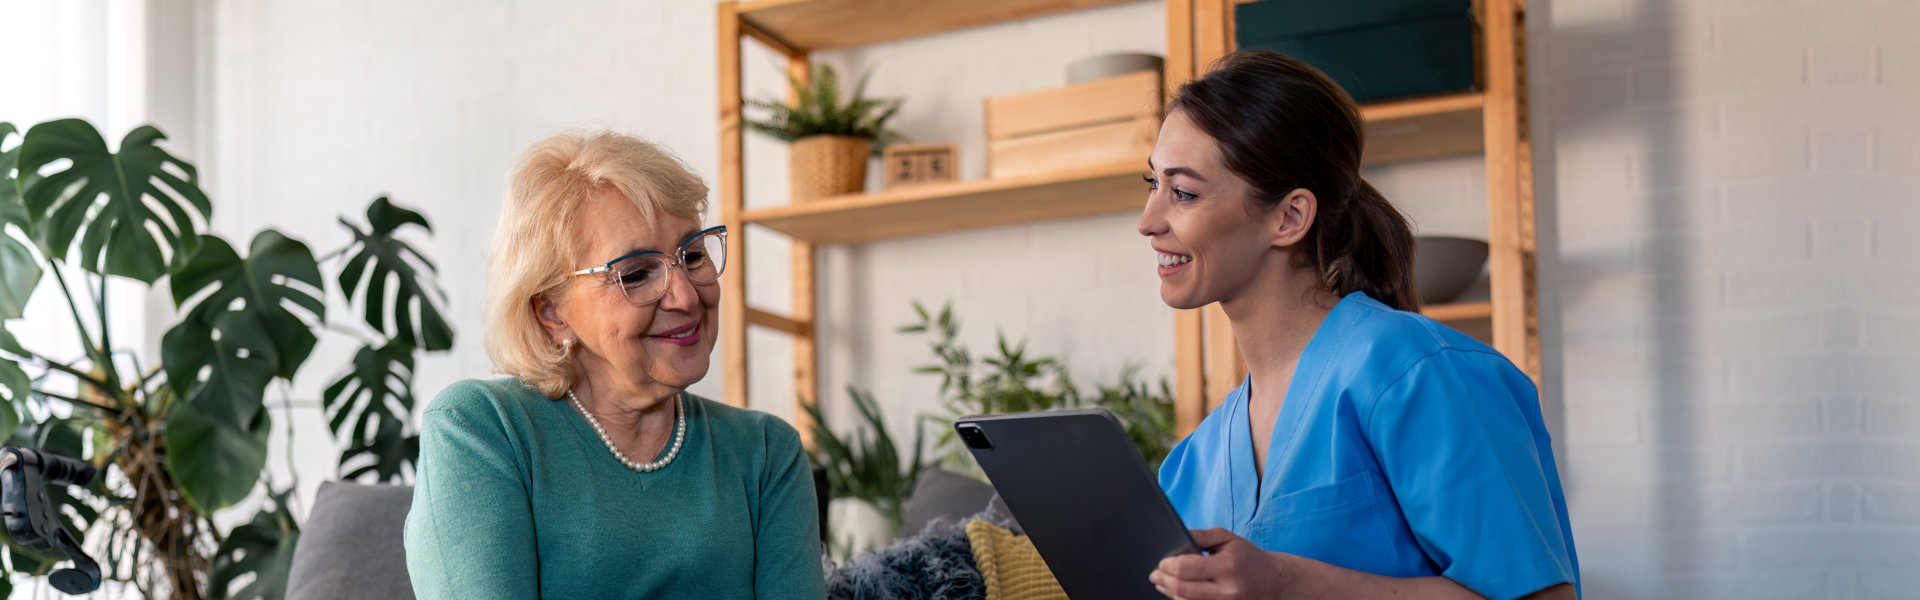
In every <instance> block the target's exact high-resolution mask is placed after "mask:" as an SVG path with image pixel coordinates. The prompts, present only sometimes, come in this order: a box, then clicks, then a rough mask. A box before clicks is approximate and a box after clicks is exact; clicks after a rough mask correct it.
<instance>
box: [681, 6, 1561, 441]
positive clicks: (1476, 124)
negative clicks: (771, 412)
mask: <svg viewBox="0 0 1920 600" xmlns="http://www.w3.org/2000/svg"><path fill="white" fill-rule="evenodd" d="M1128 1H1134V0H756V1H752V2H723V3H720V4H719V5H718V10H719V27H718V29H719V46H720V56H719V58H720V60H719V68H720V140H721V144H720V148H721V172H720V212H721V221H722V222H723V223H724V224H726V225H727V226H728V228H729V229H731V230H732V231H734V232H735V234H734V236H733V240H734V244H736V245H735V246H734V247H733V248H732V253H733V254H734V255H735V256H736V257H739V258H738V259H736V260H735V261H734V262H733V265H731V266H730V268H729V269H728V270H727V272H726V273H725V274H724V276H723V277H722V285H723V287H724V288H725V292H724V294H723V296H722V298H723V304H722V307H721V335H722V336H723V337H722V339H723V340H724V344H723V346H724V348H725V355H724V356H723V358H722V360H723V366H724V372H725V382H724V383H725V388H726V401H727V402H728V403H729V404H733V405H735V406H745V405H746V403H747V368H748V362H747V356H748V349H747V335H746V331H747V327H748V326H749V325H753V326H761V327H767V328H770V329H773V330H777V331H781V332H785V333H788V334H790V335H792V336H793V338H794V378H795V389H796V392H797V393H798V395H799V397H800V399H801V401H802V402H810V401H812V400H813V399H815V398H818V392H819V390H818V379H817V371H816V369H817V365H816V358H815V357H816V343H817V340H818V338H819V336H820V335H821V334H822V332H820V331H818V330H817V329H815V327H814V325H813V317H814V308H815V302H816V300H817V299H816V298H815V297H814V289H815V285H814V284H815V282H814V248H815V246H816V245H817V244H856V243H863V242H871V241H875V240H884V239H894V238H902V237H910V236H919V235H929V234H935V233H941V232H947V231H956V230H962V229H973V228H980V227H994V226H1003V225H1011V224H1018V223H1032V222H1040V221H1048V220H1055V219H1067V218H1074V217H1085V216H1092V215H1100V214H1110V213H1118V212H1129V211H1137V210H1139V209H1140V207H1141V204H1142V203H1143V202H1144V201H1145V197H1144V194H1143V193H1142V191H1141V183H1140V180H1139V178H1140V175H1141V174H1142V173H1143V172H1144V170H1145V164H1144V157H1142V158H1143V160H1142V161H1141V162H1139V163H1116V164H1108V165H1098V166H1091V167H1084V168H1076V169H1070V170H1063V171H1058V172H1052V173H1043V174H1037V175H1031V176H1023V177H1012V178H1004V179H987V180H979V181H967V182H959V183H953V184H944V185H935V186H925V187H915V188H907V189H902V190H889V191H885V192H878V193H872V194H853V195H847V196H837V197H832V198H825V199H820V200H816V201H813V202H809V203H806V204H789V205H786V206H780V207H775V208H765V209H757V210H752V211H749V210H746V209H745V203H744V197H743V190H744V188H745V181H744V170H743V162H742V158H743V157H742V153H743V144H742V143H743V140H742V139H741V135H742V134H741V128H740V127H739V126H738V125H739V122H740V108H741V96H740V89H741V80H740V77H741V75H740V68H741V65H740V49H741V46H740V44H741V43H742V40H743V39H752V40H755V41H757V42H759V43H761V44H763V45H765V46H767V47H768V48H771V49H773V50H774V51H776V52H779V53H781V54H783V55H785V56H786V57H787V60H788V69H787V70H788V74H790V75H793V76H795V77H798V78H801V79H802V80H803V81H804V79H805V77H806V76H807V74H808V67H807V64H808V63H807V60H808V53H809V52H811V51H816V50H825V49H832V48H845V47H853V46H861V45H867V44H875V43H881V42H888V41H894V40H899V39H905V38H910V37H915V36H922V35H929V34H934V33H940V32H944V31H951V30H956V29H962V28H967V27H974V26H979V25H986V24H992V23H999V22H1005V21H1011V20H1016V19H1023V18H1028V17H1034V16H1040V15H1046V14H1054V13H1060V12H1067V11H1073V10H1079V9H1084V8H1090V7H1095V6H1104V5H1109V4H1119V3H1123V2H1128ZM1233 1H1234V0H1165V5H1166V12H1167V42H1168V47H1167V51H1166V57H1167V61H1166V71H1165V73H1164V80H1165V81H1166V82H1167V85H1168V87H1169V88H1170V89H1171V88H1172V87H1174V86H1176V85H1178V84H1179V83H1181V82H1184V81H1186V80H1188V79H1190V78H1192V77H1193V76H1194V74H1195V73H1197V72H1199V71H1200V69H1202V68H1203V67H1204V66H1205V65H1206V64H1209V63H1211V62H1212V61H1213V60H1214V59H1216V58H1218V57H1219V56H1221V55H1224V54H1225V53H1226V52H1227V51H1228V50H1227V49H1228V46H1229V40H1231V39H1232V36H1231V31H1232V29H1231V27H1232V23H1231V15H1232V10H1231V8H1232V7H1231V3H1232V2H1233ZM1484 2H1486V3H1491V4H1492V5H1494V6H1499V7H1502V8H1501V10H1497V11H1489V10H1487V9H1486V8H1485V7H1484V6H1476V9H1477V10H1480V11H1481V12H1480V14H1481V16H1482V20H1483V27H1484V28H1485V30H1486V37H1485V38H1484V43H1485V45H1486V46H1487V47H1488V51H1487V52H1486V53H1485V54H1486V59H1487V61H1488V64H1487V65H1486V68H1485V69H1484V71H1485V77H1486V79H1487V81H1486V82H1485V85H1483V87H1482V90H1484V91H1482V92H1474V93H1463V94H1453V95H1446V96H1438V97H1433V98H1420V99H1414V100H1405V101H1395V102H1387V103H1379V104H1373V105H1367V106H1363V107H1362V108H1361V114H1362V117H1363V118H1364V119H1365V120H1366V122H1367V136H1368V138H1367V153H1366V156H1365V157H1364V159H1365V161H1366V162H1367V163H1369V164H1377V163H1385V162H1395V161H1405V160H1416V159H1424V158H1435V157H1442V156H1452V155H1462V154H1474V153H1481V152H1485V153H1486V154H1487V157H1488V161H1487V162H1488V175H1489V176H1488V180H1489V181H1488V188H1489V195H1490V199H1489V207H1490V212H1491V213H1492V219H1493V223H1494V228H1493V231H1494V234H1493V236H1492V237H1493V248H1494V249H1493V256H1494V258H1493V259H1492V262H1493V270H1494V291H1493V300H1492V301H1490V302H1478V303H1466V304H1456V305H1446V306H1433V307H1427V308H1426V309H1425V310H1424V311H1423V312H1424V313H1425V314H1427V315H1428V316H1430V317H1432V318H1434V319H1437V320H1441V321H1456V322H1457V321H1480V322H1484V321H1487V320H1491V322H1492V324H1493V328H1492V329H1493V331H1494V342H1495V346H1496V347H1498V348H1500V349H1501V351H1503V352H1507V353H1508V355H1509V356H1524V357H1527V358H1526V359H1525V364H1526V365H1527V368H1528V369H1529V371H1530V372H1534V373H1536V374H1537V369H1538V342H1537V333H1536V330H1537V326H1536V325H1535V323H1536V320H1535V318H1534V316H1533V310H1534V309H1533V289H1532V262H1531V260H1532V259H1531V253H1532V244H1533V233H1532V227H1531V222H1532V195H1531V190H1532V184H1531V180H1530V173H1528V172H1527V171H1526V160H1525V159H1524V157H1523V153H1525V152H1526V151H1527V145H1526V141H1525V139H1524V132H1525V123H1524V118H1523V117H1522V116H1521V115H1522V114H1523V112H1521V111H1519V109H1518V106H1519V104H1518V102H1519V99H1518V96H1519V88H1518V86H1519V83H1518V75H1517V71H1516V70H1515V66H1514V65H1511V64H1509V65H1508V66H1507V68H1506V69H1505V70H1504V71H1503V70H1501V69H1500V68H1498V65H1495V64H1493V61H1496V60H1505V61H1517V60H1518V56H1519V54H1516V52H1515V51H1514V46H1515V45H1517V36H1518V32H1517V27H1518V25H1517V22H1518V21H1517V19H1518V16H1517V11H1518V6H1519V5H1518V0H1484ZM1503 14H1504V15H1505V24H1504V25H1500V24H1499V23H1497V22H1498V21H1500V20H1501V19H1500V18H1498V17H1499V15H1503ZM1502 27H1504V29H1502ZM1503 31H1504V32H1505V33H1502V32H1503ZM1502 40H1513V41H1512V42H1508V43H1507V48H1506V51H1505V52H1500V51H1497V48H1495V45H1496V44H1497V43H1502ZM1502 78H1504V79H1502ZM1501 81H1505V82H1506V83H1505V84H1501V83H1500V82H1501ZM748 225H753V226H755V227H756V228H765V229H770V230H773V231H777V232H780V233H783V234H785V235H787V236H789V237H791V238H792V240H793V243H794V247H793V257H794V262H793V273H792V275H793V280H794V285H793V288H794V298H793V306H794V310H793V314H791V315H778V314H774V313H771V312H768V311H764V310H759V309H755V308H752V307H750V306H748V305H747V303H746V268H745V264H744V263H745V262H746V261H745V260H744V256H745V254H744V252H743V249H744V246H745V241H746V238H747V237H748V236H749V235H757V232H756V233H752V234H750V233H749V231H751V230H749V229H748V227H747V226H748ZM1519 274H1524V276H1523V277H1521V276H1519ZM1519 307H1524V309H1522V308H1519ZM1203 311H1206V312H1209V313H1214V314H1210V315H1208V316H1204V317H1203V316H1202V314H1201V313H1202V312H1203ZM1217 313H1218V308H1217V307H1214V308H1209V309H1201V310H1191V311H1179V312H1178V314H1177V315H1176V318H1175V323H1176V330H1175V334H1176V335H1175V344H1176V352H1175V369H1176V386H1175V389H1176V400H1177V402H1178V405H1179V408H1178V411H1179V418H1180V422H1181V429H1182V431H1183V432H1185V431H1190V430H1191V429H1192V427H1193V426H1195V425H1197V424H1198V423H1199V419H1200V418H1201V417H1204V415H1205V414H1206V413H1205V411H1206V410H1207V409H1210V408H1211V403H1210V402H1208V399H1209V398H1212V399H1214V400H1215V401H1217V399H1219V398H1222V397H1224V396H1225V394H1226V391H1227V390H1230V389H1232V387H1233V386H1234V385H1238V383H1239V381H1240V378H1241V376H1242V375H1243V374H1244V366H1243V365H1241V364H1240V363H1239V356H1238V352H1237V350H1236V349H1235V346H1234V345H1233V340H1232V335H1231V332H1230V330H1228V329H1227V327H1226V319H1225V318H1224V316H1221V315H1219V314H1217ZM1502 334H1505V335H1504V336H1503V335H1502ZM1516 362H1521V361H1520V360H1516ZM1536 377H1537V375H1536ZM795 414H796V415H797V417H796V418H800V419H804V418H805V417H804V415H805V414H806V413H805V411H796V412H795ZM796 425H797V426H799V428H800V431H801V433H802V435H803V436H806V435H807V432H808V428H807V427H806V425H807V424H806V423H796ZM809 441H810V440H809Z"/></svg>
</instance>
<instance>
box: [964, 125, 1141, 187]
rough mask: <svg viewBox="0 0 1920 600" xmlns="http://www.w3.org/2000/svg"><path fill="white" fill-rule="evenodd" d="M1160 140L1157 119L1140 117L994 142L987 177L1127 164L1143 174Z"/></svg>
mask: <svg viewBox="0 0 1920 600" xmlns="http://www.w3.org/2000/svg"><path fill="white" fill-rule="evenodd" d="M1159 136H1160V117H1157V116H1140V117H1134V118H1132V119H1129V120H1126V121H1120V122H1117V123H1103V124H1099V125H1088V126H1085V127H1075V128H1072V129H1062V130H1059V131H1053V132H1050V133H1042V134H1039V135H1029V136H1025V137H1017V138H1008V139H1004V140H994V141H990V142H987V177H988V178H998V177H1019V176H1022V175H1033V174H1039V173H1052V172H1055V171H1060V170H1064V169H1074V168H1080V167H1089V166H1094V165H1106V164H1112V163H1119V162H1128V161H1134V162H1138V163H1140V169H1141V170H1142V171H1144V170H1146V168H1147V156H1148V155H1150V154H1153V142H1154V140H1156V139H1157V138H1159Z"/></svg>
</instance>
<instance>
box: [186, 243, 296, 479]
mask: <svg viewBox="0 0 1920 600" xmlns="http://www.w3.org/2000/svg"><path fill="white" fill-rule="evenodd" d="M200 245H201V248H200V251H199V252H197V253H195V254H194V256H193V258H192V259H191V260H189V261H188V262H187V264H185V265H183V266H182V267H181V268H180V270H179V271H178V272H177V273H175V274H174V276H173V281H172V285H173V297H174V301H175V302H177V303H181V304H184V303H186V301H187V300H189V299H191V298H193V297H195V296H201V297H200V300H199V302H198V303H197V304H195V305H194V306H193V307H192V308H191V309H188V310H187V311H186V315H185V317H184V318H183V320H182V321H181V322H180V324H179V325H175V326H174V327H173V329H170V330H168V331H167V333H166V335H165V336H162V337H161V339H160V348H161V352H162V354H163V355H164V356H166V357H167V358H166V363H165V367H164V368H165V370H166V373H167V382H168V385H170V386H172V387H173V389H174V391H175V392H176V393H177V394H179V396H180V397H181V398H182V401H180V402H176V403H175V404H174V406H173V408H172V410H171V412H170V413H169V414H168V415H167V432H166V436H167V447H168V453H167V468H168V469H169V470H171V471H172V472H173V475H174V477H175V478H176V479H177V480H178V481H179V483H180V489H181V491H182V492H184V493H185V495H186V496H187V500H188V501H189V502H190V503H192V504H193V505H194V507H195V508H197V509H199V510H200V511H201V514H211V513H212V512H213V511H215V510H219V509H221V508H224V507H226V506H229V505H232V504H233V503H234V502H238V501H240V500H241V499H243V498H245V497H246V496H247V493H248V492H249V491H251V490H252V489H253V485H254V482H255V481H257V480H259V477H260V470H261V469H262V468H264V467H265V466H266V460H267V424H268V422H269V420H268V418H267V414H266V411H265V410H262V407H261V404H262V402H263V400H264V395H265V393H266V388H267V384H268V383H269V382H271V381H272V380H273V378H274V377H276V376H277V377H282V378H291V377H292V376H293V373H294V372H295V371H296V370H297V369H298V368H299V367H300V364H301V363H302V362H304V361H306V359H307V355H308V354H310V353H311V352H312V351H313V345H314V341H315V340H314V336H313V333H312V332H311V331H310V330H309V328H308V325H307V324H306V323H307V322H306V321H303V320H302V319H301V318H300V317H299V316H297V315H295V314H294V313H293V311H292V310H289V306H293V307H298V308H300V309H302V310H304V311H305V312H306V313H308V314H309V315H310V318H311V319H312V320H313V321H314V322H318V321H320V320H322V319H325V317H326V313H325V310H326V306H325V304H324V303H323V302H322V300H321V299H320V297H319V296H318V295H317V293H318V291H319V290H320V289H322V288H321V285H322V284H323V281H322V279H321V276H320V268H319V265H318V264H317V263H315V261H314V259H313V253H312V252H311V251H309V250H307V246H306V245H305V244H302V243H300V242H298V241H294V240H292V239H290V238H287V237H286V236H284V235H281V234H280V233H279V232H277V231H273V230H271V229H269V230H266V231H263V232H260V234H259V235H257V236H255V237H254V238H253V244H252V248H251V252H250V253H249V255H248V256H247V257H246V258H241V257H240V256H239V255H238V254H236V253H234V251H233V248H232V247H231V246H228V245H227V243H226V242H225V241H223V240H221V239H220V238H217V237H213V236H205V237H203V238H202V240H201V241H200ZM202 373H204V374H205V376H204V377H202Z"/></svg>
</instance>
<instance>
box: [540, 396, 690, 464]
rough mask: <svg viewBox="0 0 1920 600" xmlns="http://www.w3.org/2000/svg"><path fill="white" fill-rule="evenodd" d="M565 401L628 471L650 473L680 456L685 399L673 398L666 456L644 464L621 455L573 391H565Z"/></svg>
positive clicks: (605, 431) (683, 429)
mask: <svg viewBox="0 0 1920 600" xmlns="http://www.w3.org/2000/svg"><path fill="white" fill-rule="evenodd" d="M567 400H568V401H571V402H573V408H574V410H578V411H580V416H583V417H586V418H587V424H588V425H592V426H593V432H594V433H596V434H599V435H600V441H601V442H603V443H605V444H606V445H607V450H609V451H611V452H613V457H614V458H617V459H620V464H623V465H626V466H627V468H628V469H632V470H633V471H635V472H638V473H652V472H654V471H658V470H660V469H663V468H666V466H667V465H669V464H672V463H673V459H674V458H676V457H678V456H680V443H681V442H683V441H686V439H687V406H686V399H685V398H683V397H681V396H679V395H675V396H674V404H673V413H674V421H675V424H674V426H673V446H672V447H670V448H668V449H667V455H666V456H663V457H661V458H660V460H656V461H653V462H646V463H640V462H633V460H632V459H629V458H627V455H625V454H622V453H621V452H620V447H619V446H616V445H614V444H613V438H610V437H607V430H606V429H604V428H602V427H600V420H599V419H595V418H593V413H590V412H587V407H585V406H581V405H580V397H579V396H575V395H573V390H567Z"/></svg>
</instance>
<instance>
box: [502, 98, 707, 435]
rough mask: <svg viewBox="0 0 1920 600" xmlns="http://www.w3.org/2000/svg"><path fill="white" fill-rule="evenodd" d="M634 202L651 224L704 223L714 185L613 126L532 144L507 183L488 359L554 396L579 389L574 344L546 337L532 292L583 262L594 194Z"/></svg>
mask: <svg viewBox="0 0 1920 600" xmlns="http://www.w3.org/2000/svg"><path fill="white" fill-rule="evenodd" d="M608 191H611V192H614V193H617V194H619V195H620V196H621V197H624V198H626V199H627V200H629V201H631V202H633V206H634V208H637V209H639V210H640V217H641V219H642V220H644V221H646V223H647V226H648V227H658V226H659V216H658V215H659V214H661V213H665V214H668V215H672V216H675V217H681V218H687V219H693V220H696V221H697V220H699V219H700V215H701V214H702V213H704V212H706V210H707V184H706V182H705V181H701V179H700V177H699V176H698V175H694V174H693V172H692V171H690V170H688V169H687V166H686V165H685V164H683V163H681V162H680V159H679V158H676V157H675V156H673V154H671V153H669V152H668V151H667V150H666V149H665V148H661V147H660V146H657V145H654V144H652V143H648V142H646V141H643V140H639V139H636V138H633V137H629V136H625V135H621V134H618V133H612V132H604V131H603V132H594V133H563V134H560V135H556V136H553V137H550V138H547V139H544V140H540V142H539V143H536V144H534V145H533V147H531V148H528V149H527V151H526V153H525V154H522V155H520V162H519V163H518V164H516V165H514V167H513V174H512V175H511V177H510V179H509V180H508V184H507V197H506V202H505V204H504V205H503V206H501V208H500V225H499V227H498V228H497V229H496V231H495V233H494V236H493V251H492V253H491V258H490V262H489V266H488V269H489V272H488V281H489V285H488V286H487V308H486V320H487V322H486V332H487V333H486V344H487V356H488V357H489V358H492V359H493V367H494V369H495V370H496V371H499V372H501V373H504V374H507V375H512V376H515V377H519V378H520V379H521V380H523V381H525V382H527V384H528V385H530V386H532V387H533V388H534V389H537V390H540V392H541V393H543V394H546V396H547V397H548V398H557V397H559V396H560V395H561V394H562V393H565V392H566V390H567V389H568V388H570V387H572V386H573V377H574V373H573V369H572V368H570V366H569V360H568V351H567V349H566V348H564V347H562V346H561V344H560V343H559V341H558V340H555V339H553V338H552V337H551V336H549V335H548V334H547V330H546V328H545V327H542V326H541V325H540V319H539V317H538V316H537V315H536V314H535V312H534V308H533V302H532V301H533V299H534V298H538V297H540V296H543V295H544V296H551V295H553V294H554V293H555V292H558V291H559V290H560V288H561V286H562V285H565V284H566V283H567V280H568V279H569V278H570V277H571V276H570V275H568V273H571V272H572V271H573V270H574V269H576V268H578V267H576V266H575V265H574V264H573V262H574V256H573V250H574V246H573V243H572V242H573V240H574V239H576V238H577V237H578V233H577V230H578V223H576V222H575V214H576V211H577V210H578V209H579V207H580V206H581V205H582V204H583V203H585V202H586V201H587V200H588V199H589V198H592V197H593V196H594V195H595V194H598V193H603V192H608Z"/></svg>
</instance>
